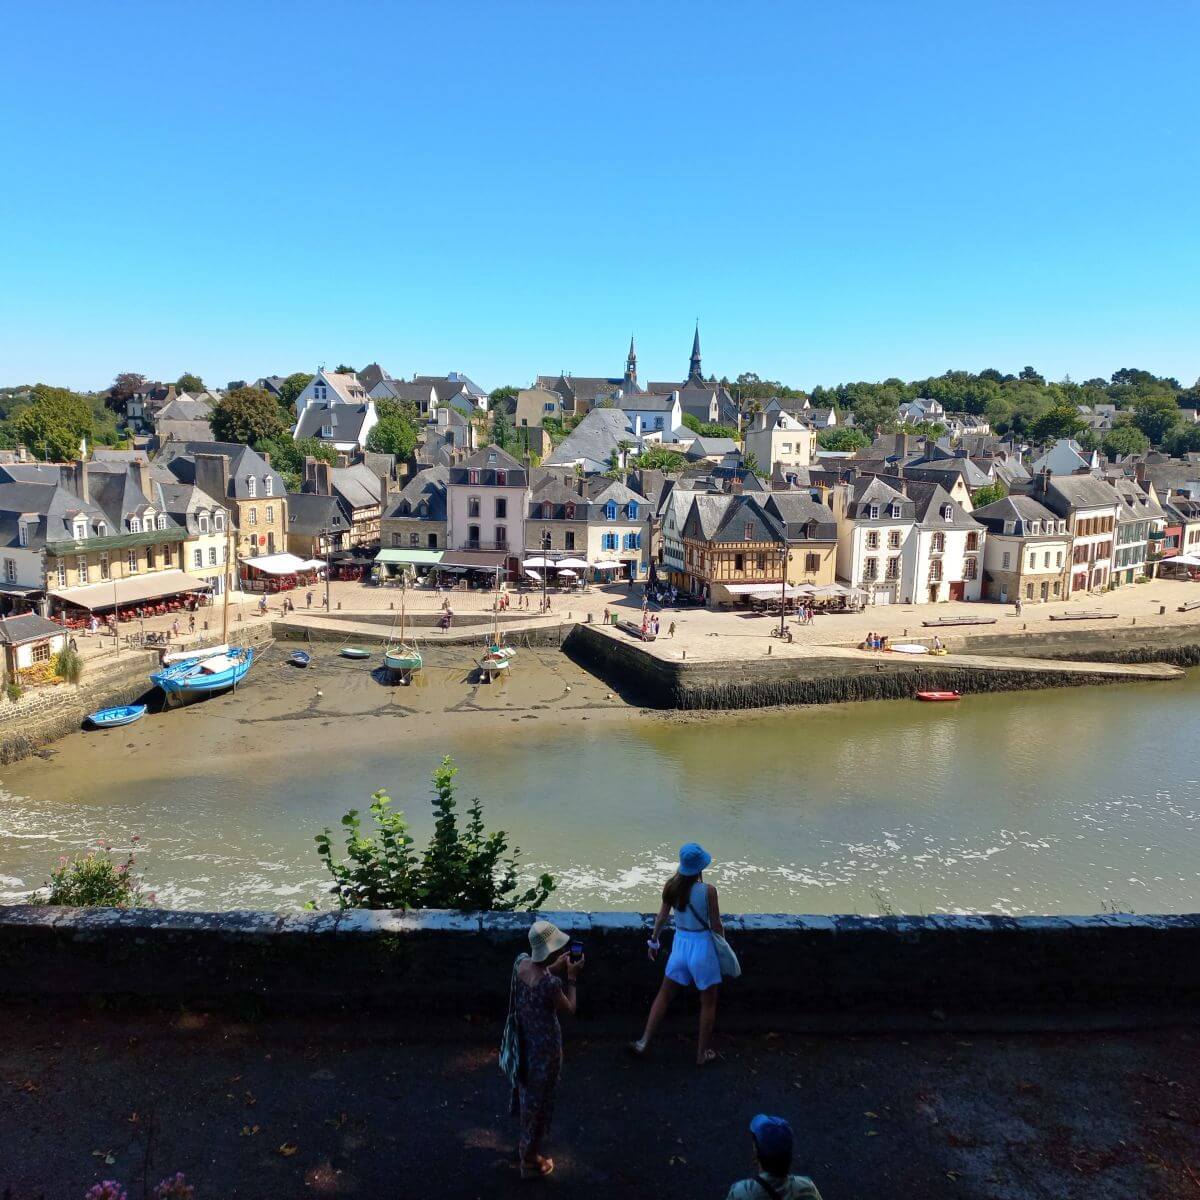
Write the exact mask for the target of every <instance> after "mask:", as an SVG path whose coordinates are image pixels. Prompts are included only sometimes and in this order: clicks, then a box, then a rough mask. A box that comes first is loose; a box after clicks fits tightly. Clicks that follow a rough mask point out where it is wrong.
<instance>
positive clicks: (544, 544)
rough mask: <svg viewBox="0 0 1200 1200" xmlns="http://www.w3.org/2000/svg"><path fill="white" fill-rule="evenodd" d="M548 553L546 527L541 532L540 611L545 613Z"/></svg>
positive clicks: (548, 572) (548, 542)
mask: <svg viewBox="0 0 1200 1200" xmlns="http://www.w3.org/2000/svg"><path fill="white" fill-rule="evenodd" d="M549 553H550V530H548V529H546V530H543V532H542V612H543V613H545V611H546V605H547V603H548V601H547V598H546V585H547V579H548V578H549V575H550V559H549V558H548V557H547V556H548V555H549Z"/></svg>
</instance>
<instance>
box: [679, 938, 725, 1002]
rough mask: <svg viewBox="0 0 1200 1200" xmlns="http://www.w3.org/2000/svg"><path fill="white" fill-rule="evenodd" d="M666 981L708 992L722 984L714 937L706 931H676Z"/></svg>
mask: <svg viewBox="0 0 1200 1200" xmlns="http://www.w3.org/2000/svg"><path fill="white" fill-rule="evenodd" d="M667 978H668V979H670V980H671V981H672V982H674V983H677V984H679V985H680V987H695V988H698V989H699V990H700V991H702V992H703V991H706V990H707V989H708V988H710V987H712V986H713V985H714V984H717V983H720V982H721V964H720V963H719V962H717V949H716V947H715V946H714V945H713V940H712V934H711V933H708V932H706V931H705V930H702V929H700V930H691V929H677V930H676V931H675V938H674V940H673V941H672V942H671V957H670V958H669V959H667Z"/></svg>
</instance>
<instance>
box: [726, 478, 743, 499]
mask: <svg viewBox="0 0 1200 1200" xmlns="http://www.w3.org/2000/svg"><path fill="white" fill-rule="evenodd" d="M729 494H730V495H731V496H740V495H741V494H742V477H741V476H740V475H734V476H733V477H732V478H731V479H730V480H729Z"/></svg>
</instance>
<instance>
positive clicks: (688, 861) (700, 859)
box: [679, 842, 712, 875]
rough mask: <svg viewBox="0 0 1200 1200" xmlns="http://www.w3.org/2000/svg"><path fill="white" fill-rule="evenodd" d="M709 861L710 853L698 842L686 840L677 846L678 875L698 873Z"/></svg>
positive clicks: (710, 859) (710, 860) (710, 858)
mask: <svg viewBox="0 0 1200 1200" xmlns="http://www.w3.org/2000/svg"><path fill="white" fill-rule="evenodd" d="M710 862H712V855H711V854H709V852H708V851H707V850H705V848H704V847H703V846H701V845H700V843H699V842H688V843H687V844H686V845H684V846H680V847H679V873H680V875H699V874H700V872H701V871H703V870H704V868H705V867H707V866H708V864H709V863H710Z"/></svg>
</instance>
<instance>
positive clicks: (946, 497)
mask: <svg viewBox="0 0 1200 1200" xmlns="http://www.w3.org/2000/svg"><path fill="white" fill-rule="evenodd" d="M905 486H906V489H907V491H908V497H909V499H910V500H911V501H912V502H913V506H914V508H915V510H916V514H917V524H918V525H920V526H921V527H922V528H924V529H968V530H970V529H980V528H982V526H981V525H980V524H979V522H978V521H976V520H975V519H974V518H973V517H972V516H971V514H970V513H969V512H967V510H966V509H965V508H963V506H962V505H961V504H959V503H958V501H957V500H955V499H954V498H953V497H952V496H951V495H950V493H949V492H948V491H946V489H945V488H944V487H942V485H941V484H940V483H924V482H920V481H917V480H911V481H908V482H907V483H906V485H905ZM947 507H948V508H949V511H950V518H949V520H947V519H946V518H945V517H944V516H942V510H943V509H944V508H947Z"/></svg>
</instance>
